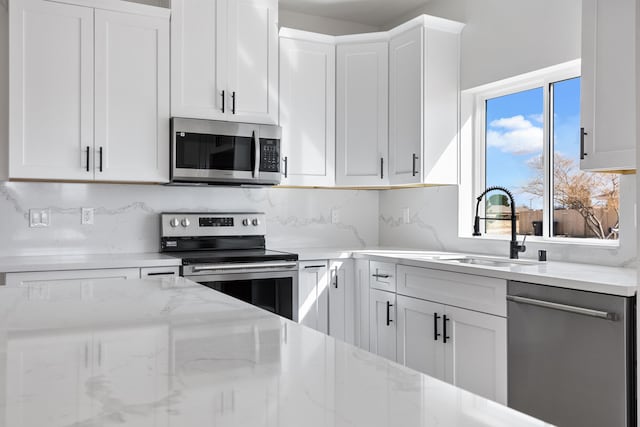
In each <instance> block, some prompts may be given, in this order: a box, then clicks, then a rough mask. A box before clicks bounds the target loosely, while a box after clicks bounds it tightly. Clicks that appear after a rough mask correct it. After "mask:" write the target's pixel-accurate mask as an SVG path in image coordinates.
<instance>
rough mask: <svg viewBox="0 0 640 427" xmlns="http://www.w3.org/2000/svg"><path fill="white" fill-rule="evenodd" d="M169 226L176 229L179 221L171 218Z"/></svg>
mask: <svg viewBox="0 0 640 427" xmlns="http://www.w3.org/2000/svg"><path fill="white" fill-rule="evenodd" d="M169 225H170V226H172V227H173V228H176V227H177V226H179V225H180V220H179V219H178V218H173V219H172V220H171V221H169Z"/></svg>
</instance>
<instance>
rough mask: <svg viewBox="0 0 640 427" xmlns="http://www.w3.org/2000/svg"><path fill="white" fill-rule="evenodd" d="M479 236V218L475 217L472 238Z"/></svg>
mask: <svg viewBox="0 0 640 427" xmlns="http://www.w3.org/2000/svg"><path fill="white" fill-rule="evenodd" d="M481 235H482V234H480V217H479V216H478V215H476V217H475V219H474V221H473V236H481Z"/></svg>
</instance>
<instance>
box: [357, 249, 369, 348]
mask: <svg viewBox="0 0 640 427" xmlns="http://www.w3.org/2000/svg"><path fill="white" fill-rule="evenodd" d="M354 285H355V289H354V291H355V316H354V317H355V340H354V344H355V345H357V346H358V347H360V348H361V349H363V350H367V351H369V321H370V318H369V292H370V291H369V289H370V288H369V260H366V259H357V260H355V269H354Z"/></svg>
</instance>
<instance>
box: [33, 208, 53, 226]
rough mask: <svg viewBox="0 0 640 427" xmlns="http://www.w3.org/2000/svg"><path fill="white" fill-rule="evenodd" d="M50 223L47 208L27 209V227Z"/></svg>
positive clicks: (49, 214)
mask: <svg viewBox="0 0 640 427" xmlns="http://www.w3.org/2000/svg"><path fill="white" fill-rule="evenodd" d="M49 224H51V211H50V210H49V209H29V227H48V226H49Z"/></svg>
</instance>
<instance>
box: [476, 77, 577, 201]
mask: <svg viewBox="0 0 640 427" xmlns="http://www.w3.org/2000/svg"><path fill="white" fill-rule="evenodd" d="M542 112H543V89H542V88H536V89H531V90H528V91H524V92H519V93H516V94H512V95H506V96H502V97H499V98H493V99H490V100H488V101H487V123H486V129H487V159H486V161H487V164H486V179H487V186H491V185H500V186H503V187H507V188H509V189H510V190H512V192H513V193H514V196H515V198H516V204H517V205H518V206H521V205H525V206H531V207H532V208H534V209H540V208H542V204H543V201H542V198H541V197H537V196H534V195H531V194H526V193H523V192H522V191H521V187H522V186H523V185H525V184H526V183H527V182H528V181H529V180H530V179H531V178H532V177H533V176H535V172H534V171H533V170H532V169H531V168H530V167H529V166H528V164H527V162H529V161H530V160H531V159H534V158H535V157H537V156H540V155H542V152H543V144H544V138H543V118H542ZM554 112H555V115H554V117H555V126H554V144H555V150H556V152H559V153H561V154H563V155H564V156H565V157H570V158H572V159H574V160H576V162H577V161H578V149H579V145H578V144H579V137H580V134H579V129H580V79H579V78H575V79H570V80H565V81H562V82H558V83H555V84H554Z"/></svg>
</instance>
